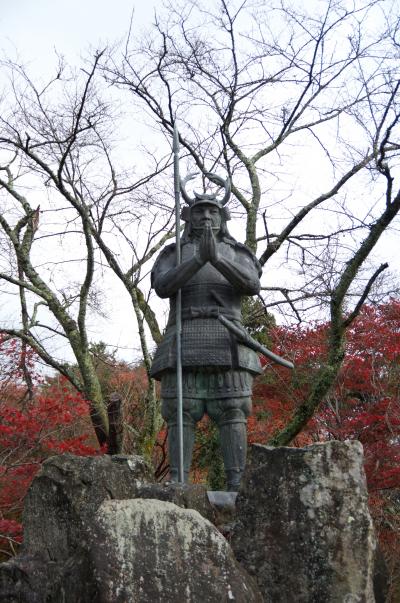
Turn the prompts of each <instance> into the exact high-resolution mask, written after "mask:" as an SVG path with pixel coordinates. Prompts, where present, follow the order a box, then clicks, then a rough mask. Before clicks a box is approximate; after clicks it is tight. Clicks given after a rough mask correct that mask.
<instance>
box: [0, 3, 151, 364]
mask: <svg viewBox="0 0 400 603" xmlns="http://www.w3.org/2000/svg"><path fill="white" fill-rule="evenodd" d="M161 5H162V2H161V1H160V0H146V1H145V2H144V1H143V0H113V1H112V2H111V1H110V0H108V1H106V0H68V1H67V0H13V1H11V2H10V1H7V0H0V7H1V10H0V36H1V37H0V39H1V44H0V55H1V58H4V57H8V58H11V59H14V60H16V59H18V60H19V61H21V62H22V63H24V64H25V65H28V67H29V73H30V75H31V76H33V77H34V78H35V80H36V79H37V78H38V77H40V76H43V78H44V79H45V78H46V77H47V75H48V73H50V72H52V69H53V68H54V65H55V64H56V61H57V58H56V54H55V51H57V53H59V54H61V55H63V56H64V57H65V59H66V60H67V62H68V63H70V64H72V65H74V64H75V65H79V64H80V63H81V61H80V57H81V56H84V55H85V54H87V52H86V51H87V50H88V49H89V48H90V47H95V48H98V47H101V46H102V45H105V44H106V43H114V42H116V41H118V40H120V39H121V38H124V37H125V35H126V33H127V31H128V28H129V22H130V18H131V14H132V10H134V21H133V24H134V25H133V26H134V30H135V31H136V32H137V31H138V30H142V29H146V28H147V27H148V26H149V25H151V22H152V20H153V16H154V7H155V6H158V7H161ZM114 288H115V289H114ZM113 294H114V295H113V296H112V297H113V298H114V300H115V299H117V300H118V301H117V303H116V304H115V305H114V304H113V303H112V302H111V305H110V306H109V307H107V309H106V310H107V314H108V317H109V320H102V319H101V318H100V317H98V316H97V317H96V318H95V320H91V321H90V323H89V325H88V327H89V333H90V335H89V336H90V338H91V339H92V340H93V341H99V340H100V339H102V340H103V341H106V342H107V343H110V344H112V345H115V346H117V347H120V356H122V357H124V358H125V359H127V360H133V358H134V357H140V348H139V346H138V345H137V346H135V344H138V341H137V336H136V334H135V332H134V331H136V324H135V319H134V315H133V310H132V306H131V303H130V301H129V298H128V295H127V294H126V292H125V291H124V289H123V288H122V286H120V284H119V283H118V282H117V281H114V283H113ZM9 301H10V300H9V299H8V298H7V296H6V297H5V298H4V299H3V303H0V313H1V315H2V318H3V317H4V313H5V309H4V307H3V306H5V307H6V308H8V309H10V306H9ZM6 316H7V312H6ZM136 347H137V349H136ZM59 352H60V354H61V355H64V354H63V352H62V351H61V350H59ZM68 359H71V360H72V357H71V358H68Z"/></svg>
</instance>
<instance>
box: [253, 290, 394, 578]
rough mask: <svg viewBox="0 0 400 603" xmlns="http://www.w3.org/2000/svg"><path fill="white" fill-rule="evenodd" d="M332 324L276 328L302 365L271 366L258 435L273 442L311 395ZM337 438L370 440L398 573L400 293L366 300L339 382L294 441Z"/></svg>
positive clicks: (375, 492) (257, 411)
mask: <svg viewBox="0 0 400 603" xmlns="http://www.w3.org/2000/svg"><path fill="white" fill-rule="evenodd" d="M328 326H329V325H328V324H318V325H315V326H314V327H302V326H298V327H293V328H286V327H284V328H282V327H277V328H275V329H273V331H272V333H271V337H272V340H273V342H274V347H273V350H274V351H275V352H276V353H278V354H280V355H282V356H286V357H289V358H290V359H291V360H293V362H294V363H295V366H296V368H295V370H294V371H293V373H292V374H290V373H289V371H288V370H287V369H285V368H282V367H278V366H276V365H275V366H273V367H272V366H271V367H269V366H268V368H267V369H266V371H265V373H264V375H263V376H262V377H261V378H260V379H259V380H258V382H257V384H256V387H255V390H254V415H253V417H252V418H250V420H249V441H250V442H262V443H265V442H267V441H268V439H269V438H270V437H271V435H272V434H273V433H274V432H275V430H276V429H279V428H281V427H283V426H284V425H285V423H286V422H287V421H288V420H289V419H290V417H291V416H292V414H293V412H294V410H295V409H296V407H297V405H298V404H299V403H301V402H303V401H304V400H306V398H307V396H308V394H309V392H310V389H311V387H312V385H313V381H314V379H315V377H316V373H317V371H318V369H319V367H320V366H321V365H322V364H323V363H324V361H325V359H326V353H327V346H326V341H327V334H328ZM330 439H336V440H348V439H350V440H351V439H357V440H359V441H360V442H361V443H362V445H363V448H364V458H365V472H366V477H367V485H368V490H369V493H370V508H371V512H372V515H373V517H374V520H375V525H376V528H377V532H378V535H379V540H380V543H381V547H382V550H383V552H384V554H385V556H386V559H387V563H388V566H389V569H390V571H391V573H392V575H393V576H396V575H397V576H400V567H399V562H398V560H399V559H400V538H399V536H400V508H399V502H398V498H399V492H400V301H399V300H395V299H392V300H391V301H390V302H388V303H386V304H381V305H377V306H364V308H363V309H362V311H361V313H360V315H359V316H358V318H357V319H356V320H355V321H354V322H353V323H352V325H351V327H350V328H349V329H348V332H347V341H346V356H345V360H344V362H343V366H342V369H341V371H340V374H339V376H338V379H337V382H336V386H335V388H334V389H333V390H332V391H331V392H330V394H329V396H328V397H327V399H326V400H325V401H324V403H323V405H322V406H321V408H320V409H319V410H318V412H317V413H316V414H315V416H314V417H313V418H312V419H311V421H310V422H309V423H308V425H307V426H306V428H305V429H303V431H302V432H301V433H300V434H299V435H298V436H297V437H296V439H295V441H294V442H293V444H294V445H295V446H304V445H307V444H311V443H313V442H316V441H326V440H330ZM396 493H397V494H396ZM396 500H397V502H396ZM395 580H398V577H397V578H395Z"/></svg>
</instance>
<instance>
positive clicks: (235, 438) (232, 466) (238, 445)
mask: <svg viewBox="0 0 400 603" xmlns="http://www.w3.org/2000/svg"><path fill="white" fill-rule="evenodd" d="M218 427H219V430H220V439H221V451H222V457H223V459H224V466H225V473H226V481H227V490H228V491H232V492H236V491H237V490H239V486H240V479H241V477H242V473H243V470H244V467H245V465H246V454H247V432H246V417H245V415H244V413H243V412H242V411H241V410H230V411H228V412H226V413H224V414H223V415H222V416H221V418H220V420H219V421H218Z"/></svg>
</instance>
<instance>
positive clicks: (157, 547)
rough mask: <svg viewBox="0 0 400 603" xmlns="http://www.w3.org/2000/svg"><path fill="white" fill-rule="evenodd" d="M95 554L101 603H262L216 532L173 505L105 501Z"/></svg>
mask: <svg viewBox="0 0 400 603" xmlns="http://www.w3.org/2000/svg"><path fill="white" fill-rule="evenodd" d="M91 550H92V559H93V567H94V574H95V577H96V580H97V583H98V599H97V600H98V602H99V603H125V602H128V601H129V602H130V601H132V602H138V603H139V602H140V603H219V602H230V601H236V602H237V603H253V602H259V603H261V602H262V598H261V596H260V594H259V593H258V591H257V587H256V586H255V582H254V581H253V580H252V579H251V578H250V577H249V576H248V575H247V574H246V572H245V571H244V570H243V569H242V568H241V567H240V566H239V565H238V563H237V562H236V560H235V558H234V555H233V553H232V550H231V548H230V546H229V545H228V543H227V541H226V540H225V539H224V538H223V536H221V534H220V533H219V532H218V531H217V530H216V528H215V527H214V526H213V525H212V524H211V523H210V522H209V521H207V520H206V519H204V518H203V517H201V515H200V514H199V513H198V512H197V511H193V510H188V509H181V508H179V507H177V506H176V505H174V504H171V503H169V502H163V501H157V500H145V499H142V500H138V499H137V500H128V501H107V502H104V503H103V504H102V505H101V506H100V508H99V510H98V512H97V515H96V518H95V525H94V529H93V545H92V549H91Z"/></svg>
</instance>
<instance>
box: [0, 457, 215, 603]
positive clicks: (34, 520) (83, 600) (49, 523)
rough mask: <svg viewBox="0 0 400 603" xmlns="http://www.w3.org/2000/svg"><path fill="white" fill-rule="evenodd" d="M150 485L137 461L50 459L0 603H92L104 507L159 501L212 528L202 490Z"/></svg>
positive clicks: (0, 577)
mask: <svg viewBox="0 0 400 603" xmlns="http://www.w3.org/2000/svg"><path fill="white" fill-rule="evenodd" d="M152 481H153V477H152V471H151V468H150V467H149V466H148V465H147V464H146V462H145V461H144V460H143V458H141V457H138V456H123V455H115V456H108V455H107V456H106V455H105V456H99V457H79V456H73V455H61V456H55V457H52V458H50V459H48V460H47V461H46V462H45V463H44V464H43V466H42V469H41V471H40V472H39V474H38V475H37V477H36V478H35V480H34V481H33V483H32V485H31V487H30V489H29V492H28V494H27V497H26V499H25V506H24V527H25V534H24V546H23V550H22V553H21V554H20V555H19V556H18V557H15V558H14V559H11V560H10V561H8V562H6V563H2V564H0V601H1V603H15V601H18V602H19V603H60V602H61V601H64V602H66V603H89V602H94V601H96V597H97V585H96V583H95V582H94V579H93V568H92V566H91V558H90V550H91V548H92V526H93V518H94V516H95V514H96V512H97V510H98V508H99V507H100V505H101V504H102V503H103V502H104V501H107V500H126V499H135V498H147V499H149V498H154V499H158V498H160V499H161V500H165V501H169V502H171V503H175V504H176V505H178V506H180V507H182V508H195V509H196V510H198V511H199V512H200V513H201V514H202V515H204V516H205V517H206V518H207V519H211V520H213V518H214V515H215V512H214V510H213V508H212V505H211V504H210V503H209V501H208V498H207V493H206V489H205V488H204V487H201V486H178V485H170V486H165V485H160V484H155V483H151V482H152Z"/></svg>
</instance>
